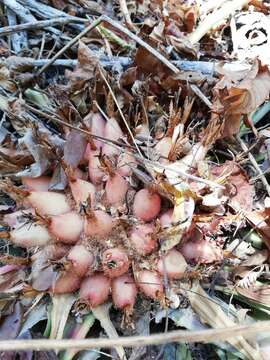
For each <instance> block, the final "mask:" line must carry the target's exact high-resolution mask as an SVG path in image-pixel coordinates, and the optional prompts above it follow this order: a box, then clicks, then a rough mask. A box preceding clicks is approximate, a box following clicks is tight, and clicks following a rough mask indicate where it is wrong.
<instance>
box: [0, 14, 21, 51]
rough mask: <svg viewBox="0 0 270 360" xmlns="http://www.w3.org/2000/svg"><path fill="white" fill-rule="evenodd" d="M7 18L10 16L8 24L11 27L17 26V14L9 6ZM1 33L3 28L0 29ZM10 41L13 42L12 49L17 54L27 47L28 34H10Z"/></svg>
mask: <svg viewBox="0 0 270 360" xmlns="http://www.w3.org/2000/svg"><path fill="white" fill-rule="evenodd" d="M6 13H7V18H8V24H9V26H8V27H10V28H13V27H17V26H18V25H17V16H16V14H15V13H14V11H12V10H10V9H9V8H7V11H6ZM0 33H1V29H0ZM10 41H11V44H12V49H13V50H14V52H15V53H16V54H17V53H19V52H20V51H21V50H22V49H23V48H27V47H28V44H27V34H26V33H25V32H18V33H16V34H12V35H11V36H10Z"/></svg>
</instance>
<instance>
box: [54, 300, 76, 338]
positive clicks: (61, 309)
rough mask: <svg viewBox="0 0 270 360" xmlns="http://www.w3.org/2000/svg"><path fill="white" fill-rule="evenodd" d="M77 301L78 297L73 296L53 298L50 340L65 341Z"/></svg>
mask: <svg viewBox="0 0 270 360" xmlns="http://www.w3.org/2000/svg"><path fill="white" fill-rule="evenodd" d="M75 301H76V297H75V296H74V295H73V294H64V295H53V296H52V310H51V314H50V317H51V332H50V339H63V334H64V329H65V325H66V322H67V320H68V316H69V312H70V309H71V307H72V305H73V304H74V302H75Z"/></svg>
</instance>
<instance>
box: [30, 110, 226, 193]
mask: <svg viewBox="0 0 270 360" xmlns="http://www.w3.org/2000/svg"><path fill="white" fill-rule="evenodd" d="M24 106H25V107H26V108H28V109H29V110H31V111H33V112H34V113H36V114H38V115H41V116H44V117H46V118H48V119H49V120H51V121H53V122H56V123H59V124H61V125H64V126H67V127H69V128H70V129H73V130H77V131H80V132H81V133H83V134H85V135H88V136H92V137H93V138H96V139H99V140H100V141H103V142H105V143H110V144H111V145H112V146H115V147H117V148H118V149H120V150H122V149H123V147H125V148H126V152H128V153H131V154H133V156H134V157H135V158H136V159H137V160H138V161H139V162H141V163H142V164H145V163H146V164H148V165H149V166H152V167H153V168H155V167H159V168H160V169H162V170H166V169H168V170H170V171H171V172H174V173H175V174H176V175H179V176H180V177H184V178H187V179H191V180H194V181H197V182H201V183H203V184H206V185H209V186H212V187H215V188H219V189H224V186H223V185H220V184H217V183H215V182H214V181H211V180H207V179H203V178H200V177H198V176H195V175H191V174H188V173H186V172H185V171H182V170H180V169H177V170H175V169H171V168H169V167H167V166H166V165H162V164H160V163H158V162H154V161H151V160H148V159H146V158H142V157H141V156H140V155H137V154H135V153H134V152H133V151H134V147H133V146H131V145H127V144H124V143H120V142H118V141H114V140H110V139H106V138H104V137H101V136H98V135H94V134H92V133H91V132H89V131H86V130H83V129H80V128H78V127H76V126H73V125H71V124H68V123H66V122H65V121H63V120H60V119H58V118H57V117H55V116H52V115H49V114H46V113H44V112H43V111H40V110H37V109H35V108H33V107H32V106H30V105H27V104H24ZM127 149H130V151H129V150H127ZM131 150H133V151H131Z"/></svg>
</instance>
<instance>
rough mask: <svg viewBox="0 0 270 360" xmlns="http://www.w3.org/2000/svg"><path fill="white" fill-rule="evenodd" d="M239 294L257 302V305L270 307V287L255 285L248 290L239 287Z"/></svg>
mask: <svg viewBox="0 0 270 360" xmlns="http://www.w3.org/2000/svg"><path fill="white" fill-rule="evenodd" d="M236 291H237V292H238V294H240V295H242V296H244V297H246V298H248V299H250V300H252V301H255V302H256V303H259V304H262V305H266V306H270V285H263V284H262V285H256V284H255V285H253V286H250V287H248V288H242V287H239V286H237V287H236Z"/></svg>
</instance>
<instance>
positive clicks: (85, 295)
mask: <svg viewBox="0 0 270 360" xmlns="http://www.w3.org/2000/svg"><path fill="white" fill-rule="evenodd" d="M110 288H111V283H110V279H109V278H108V277H106V276H105V275H103V274H101V273H97V274H94V275H92V276H89V277H87V278H85V279H84V280H83V282H82V284H81V288H80V295H79V297H80V299H81V300H83V301H84V302H86V303H87V304H88V305H89V306H91V307H96V306H98V305H101V304H103V303H104V302H105V301H107V300H108V297H109V294H110Z"/></svg>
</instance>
